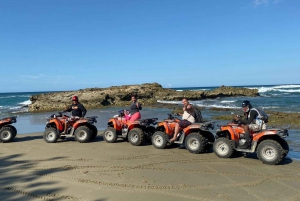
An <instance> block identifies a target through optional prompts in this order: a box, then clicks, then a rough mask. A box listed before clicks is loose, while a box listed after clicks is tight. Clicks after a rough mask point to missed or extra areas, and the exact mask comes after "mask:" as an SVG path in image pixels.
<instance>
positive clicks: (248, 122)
mask: <svg viewBox="0 0 300 201" xmlns="http://www.w3.org/2000/svg"><path fill="white" fill-rule="evenodd" d="M242 108H243V111H244V116H245V118H243V119H241V118H240V117H235V120H236V121H238V122H239V123H241V124H242V127H243V129H244V131H245V139H246V142H245V144H244V145H243V146H242V147H241V148H245V149H246V148H248V147H249V144H250V131H254V132H255V131H259V130H261V129H262V127H263V126H264V122H262V121H261V120H259V119H258V116H259V113H258V110H257V109H255V108H253V107H252V105H251V103H250V102H249V101H248V100H245V101H244V102H243V103H242Z"/></svg>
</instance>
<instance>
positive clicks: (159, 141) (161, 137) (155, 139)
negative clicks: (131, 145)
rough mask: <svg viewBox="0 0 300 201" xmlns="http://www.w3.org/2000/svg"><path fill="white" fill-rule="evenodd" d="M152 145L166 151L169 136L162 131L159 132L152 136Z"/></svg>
mask: <svg viewBox="0 0 300 201" xmlns="http://www.w3.org/2000/svg"><path fill="white" fill-rule="evenodd" d="M151 141H152V144H153V146H154V147H155V148H156V149H165V148H166V147H167V143H168V141H167V136H166V134H165V133H164V132H162V131H157V132H155V133H154V134H153V135H152V138H151Z"/></svg>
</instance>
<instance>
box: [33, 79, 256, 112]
mask: <svg viewBox="0 0 300 201" xmlns="http://www.w3.org/2000/svg"><path fill="white" fill-rule="evenodd" d="M131 94H137V95H138V99H139V102H140V103H142V104H143V106H151V105H153V104H156V103H157V100H182V98H187V99H189V100H201V99H208V98H217V97H228V96H258V95H259V94H258V90H256V89H246V88H236V87H225V86H222V87H220V88H217V89H214V90H212V91H176V90H173V89H167V88H163V87H162V86H161V85H160V84H158V83H152V84H148V83H147V84H141V85H123V86H112V87H109V88H87V89H80V90H78V91H67V92H54V93H46V94H38V95H33V96H31V97H30V100H31V102H32V104H31V105H29V106H28V107H29V111H30V112H40V111H55V110H63V109H65V107H66V106H67V105H70V104H71V97H72V96H73V95H77V96H78V97H79V101H80V102H81V103H82V104H83V105H84V106H85V107H86V108H103V107H107V106H128V105H129V104H130V102H129V101H130V99H131Z"/></svg>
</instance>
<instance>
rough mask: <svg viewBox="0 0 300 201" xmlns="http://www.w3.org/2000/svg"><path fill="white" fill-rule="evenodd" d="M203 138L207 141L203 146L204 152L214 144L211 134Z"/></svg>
mask: <svg viewBox="0 0 300 201" xmlns="http://www.w3.org/2000/svg"><path fill="white" fill-rule="evenodd" d="M205 138H206V139H207V144H206V146H205V149H206V150H209V149H211V148H212V147H213V143H214V142H215V137H214V135H213V134H212V133H208V134H207V135H206V136H205Z"/></svg>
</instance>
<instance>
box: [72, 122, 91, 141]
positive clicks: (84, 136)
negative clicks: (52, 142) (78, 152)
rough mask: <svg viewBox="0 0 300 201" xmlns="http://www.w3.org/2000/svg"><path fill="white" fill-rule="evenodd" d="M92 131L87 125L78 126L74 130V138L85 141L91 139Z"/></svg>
mask: <svg viewBox="0 0 300 201" xmlns="http://www.w3.org/2000/svg"><path fill="white" fill-rule="evenodd" d="M91 137H92V131H91V129H89V128H88V127H87V126H80V127H78V128H77V129H76V130H75V139H76V141H77V142H80V143H86V142H89V141H90V140H91Z"/></svg>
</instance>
